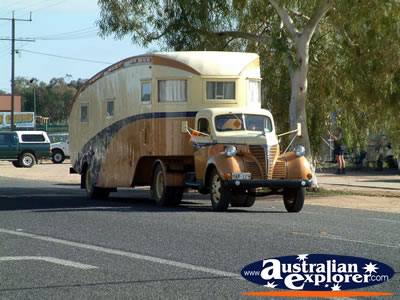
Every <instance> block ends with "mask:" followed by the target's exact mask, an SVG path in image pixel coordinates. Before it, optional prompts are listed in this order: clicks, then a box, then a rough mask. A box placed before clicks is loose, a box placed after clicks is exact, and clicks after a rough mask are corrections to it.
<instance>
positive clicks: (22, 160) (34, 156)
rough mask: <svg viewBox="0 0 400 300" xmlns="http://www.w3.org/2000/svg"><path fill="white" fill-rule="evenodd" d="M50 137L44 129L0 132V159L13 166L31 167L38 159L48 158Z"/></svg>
mask: <svg viewBox="0 0 400 300" xmlns="http://www.w3.org/2000/svg"><path fill="white" fill-rule="evenodd" d="M50 154H51V151H50V139H49V137H48V135H47V133H46V132H45V131H2V132H0V160H8V161H11V162H12V164H13V165H14V166H15V167H24V168H31V167H32V166H33V165H34V164H35V163H37V162H38V160H39V159H46V158H50Z"/></svg>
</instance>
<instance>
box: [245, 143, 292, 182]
mask: <svg viewBox="0 0 400 300" xmlns="http://www.w3.org/2000/svg"><path fill="white" fill-rule="evenodd" d="M265 149H266V148H264V147H263V146H260V145H249V150H250V152H251V153H252V154H253V155H254V157H255V158H256V159H257V161H258V163H259V164H260V166H261V171H262V173H261V171H260V167H259V165H258V164H257V163H255V162H246V164H247V169H248V170H249V172H250V173H251V175H252V179H282V178H287V174H286V173H287V171H286V162H285V160H278V156H279V145H273V146H271V147H269V148H268V161H267V160H266V155H265ZM267 170H268V172H267Z"/></svg>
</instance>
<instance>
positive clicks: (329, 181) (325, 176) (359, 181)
mask: <svg viewBox="0 0 400 300" xmlns="http://www.w3.org/2000/svg"><path fill="white" fill-rule="evenodd" d="M334 173H335V170H331V171H323V172H317V179H318V183H319V185H320V187H322V188H325V189H329V190H345V191H356V192H360V193H365V194H378V195H386V196H392V197H393V196H400V175H397V174H396V173H395V171H393V170H385V171H382V172H378V171H351V170H346V174H345V175H336V174H334Z"/></svg>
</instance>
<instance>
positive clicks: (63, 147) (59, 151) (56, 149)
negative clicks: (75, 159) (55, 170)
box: [51, 140, 69, 164]
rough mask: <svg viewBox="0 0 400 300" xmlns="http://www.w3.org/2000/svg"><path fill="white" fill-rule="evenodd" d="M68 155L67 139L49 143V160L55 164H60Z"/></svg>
mask: <svg viewBox="0 0 400 300" xmlns="http://www.w3.org/2000/svg"><path fill="white" fill-rule="evenodd" d="M68 157H69V140H66V141H65V142H58V143H52V144H51V160H52V161H53V163H55V164H61V163H62V162H63V161H64V159H65V158H68Z"/></svg>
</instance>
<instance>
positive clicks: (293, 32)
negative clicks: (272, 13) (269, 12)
mask: <svg viewBox="0 0 400 300" xmlns="http://www.w3.org/2000/svg"><path fill="white" fill-rule="evenodd" d="M269 3H271V5H272V6H273V7H274V8H275V10H276V12H277V13H278V15H279V17H280V18H281V20H282V22H283V24H285V27H286V29H287V30H288V31H289V35H290V36H291V38H292V39H295V38H296V36H298V35H299V31H298V30H297V28H296V25H295V24H294V22H293V20H292V18H291V17H290V16H289V14H288V12H287V11H286V10H285V9H284V8H283V7H281V6H280V5H279V4H278V2H276V1H275V0H269Z"/></svg>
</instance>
